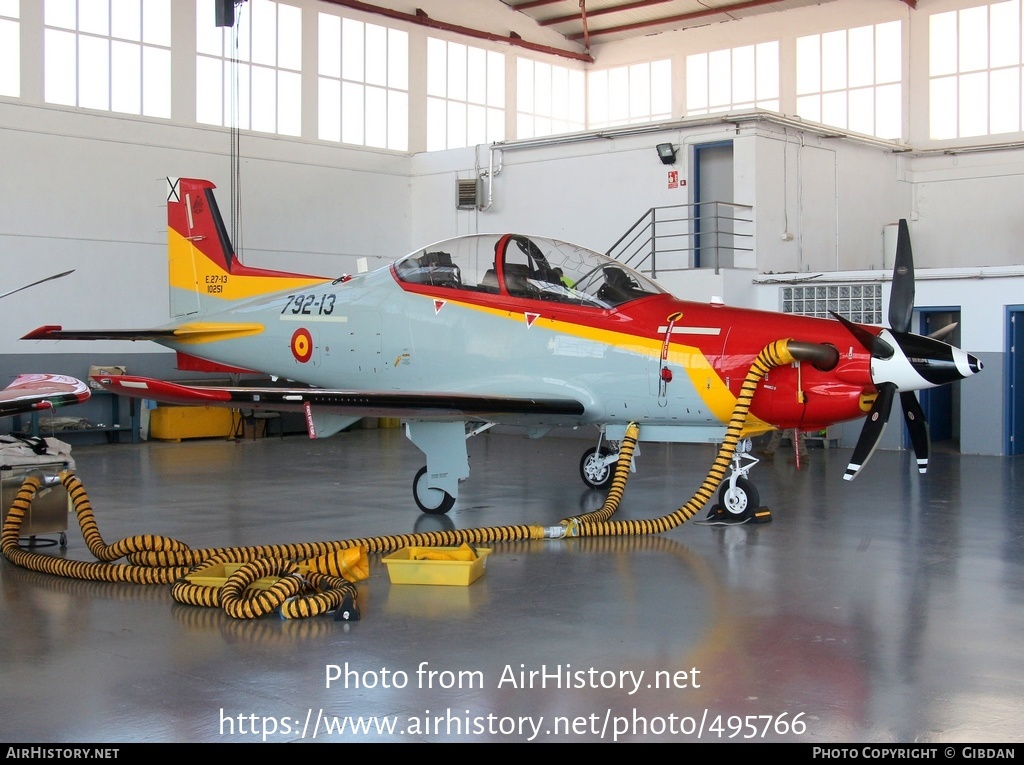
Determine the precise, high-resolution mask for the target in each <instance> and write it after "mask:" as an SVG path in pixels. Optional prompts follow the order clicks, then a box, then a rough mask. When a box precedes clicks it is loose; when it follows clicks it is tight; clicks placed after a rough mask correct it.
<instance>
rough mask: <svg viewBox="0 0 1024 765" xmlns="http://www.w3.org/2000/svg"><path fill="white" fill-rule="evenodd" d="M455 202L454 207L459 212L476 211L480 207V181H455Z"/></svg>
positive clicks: (474, 179) (466, 179)
mask: <svg viewBox="0 0 1024 765" xmlns="http://www.w3.org/2000/svg"><path fill="white" fill-rule="evenodd" d="M455 200H456V201H455V206H456V207H457V208H458V209H460V210H476V209H477V208H478V207H479V205H480V179H479V178H459V179H457V180H456V181H455Z"/></svg>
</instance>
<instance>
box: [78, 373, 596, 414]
mask: <svg viewBox="0 0 1024 765" xmlns="http://www.w3.org/2000/svg"><path fill="white" fill-rule="evenodd" d="M94 379H95V380H96V381H97V382H98V383H99V384H100V385H102V386H103V387H104V388H106V389H107V390H109V391H111V392H113V393H118V394H120V395H122V396H133V397H135V398H146V399H150V400H153V401H162V402H165V403H169V404H205V405H207V406H227V407H233V408H236V409H272V410H275V411H303V410H304V409H305V408H306V406H307V405H308V406H309V407H311V408H312V409H314V410H317V411H322V412H334V413H339V414H349V415H356V414H358V415H359V416H360V417H406V418H416V419H424V418H425V419H429V418H433V417H446V418H449V419H450V418H452V417H455V418H462V417H476V418H482V419H488V420H500V419H501V418H502V416H503V415H549V416H567V417H574V416H579V415H581V414H583V411H584V407H583V404H581V403H580V402H579V401H576V400H573V399H549V398H510V397H504V396H476V395H469V394H459V393H431V392H422V393H410V392H394V391H381V392H370V393H366V392H359V391H347V390H329V389H326V388H234V387H231V388H225V387H212V386H211V387H204V386H197V385H179V384H177V383H172V382H165V381H163V380H153V379H149V378H146V377H134V376H131V375H122V376H106V375H104V376H99V377H96V378H94Z"/></svg>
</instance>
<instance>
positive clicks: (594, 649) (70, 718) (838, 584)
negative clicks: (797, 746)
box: [0, 430, 1024, 743]
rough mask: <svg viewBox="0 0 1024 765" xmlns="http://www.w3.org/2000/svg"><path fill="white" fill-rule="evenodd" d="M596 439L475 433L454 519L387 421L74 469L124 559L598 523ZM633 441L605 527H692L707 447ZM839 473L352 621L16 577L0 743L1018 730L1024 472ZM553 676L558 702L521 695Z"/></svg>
mask: <svg viewBox="0 0 1024 765" xmlns="http://www.w3.org/2000/svg"><path fill="white" fill-rule="evenodd" d="M588 445H590V444H589V443H588V442H586V441H580V440H577V439H558V438H549V439H542V440H540V441H528V440H525V439H522V438H519V437H517V436H509V435H500V434H489V435H484V436H480V437H478V438H475V439H472V441H471V442H470V454H471V460H472V465H473V475H472V476H471V477H470V479H469V481H467V482H466V483H465V484H464V486H463V489H462V496H461V497H460V499H459V502H458V503H457V504H456V506H455V508H454V509H453V510H452V511H451V513H450V514H449V515H448V516H446V517H433V516H425V515H422V514H420V513H419V512H418V511H417V510H416V508H415V506H414V505H413V502H412V498H411V493H410V486H411V482H412V476H413V474H414V472H415V471H416V469H418V467H419V466H420V465H421V464H422V463H423V460H422V458H421V456H420V454H419V452H417V451H416V449H415V448H414V447H412V446H411V445H410V444H408V443H407V442H406V441H405V439H404V438H403V436H402V434H401V432H400V431H398V430H361V431H354V432H351V433H346V434H342V435H340V436H337V437H334V438H332V439H328V440H325V441H315V442H314V441H309V440H307V439H305V438H302V437H291V436H290V437H287V438H285V439H276V438H270V439H263V440H259V441H243V442H238V443H235V442H227V441H219V440H206V441H196V442H188V443H182V444H167V443H146V444H142V445H138V446H131V445H109V446H106V445H105V446H88V447H78V448H76V449H75V451H74V456H75V458H76V460H77V462H78V474H79V476H80V477H81V479H82V481H83V483H84V485H85V487H86V489H87V490H88V492H89V496H90V499H91V500H92V504H93V506H94V508H95V510H96V515H97V520H98V523H99V527H100V531H101V532H102V534H103V536H104V538H105V539H106V541H107V542H108V543H109V542H113V541H115V540H118V539H120V538H122V537H125V536H131V535H134V534H141V533H152V534H163V535H168V536H172V537H175V538H178V539H180V540H182V541H184V542H187V543H188V544H190V545H191V546H193V547H212V546H238V545H249V544H269V543H278V542H301V541H318V540H331V539H347V538H351V537H364V536H373V535H378V534H393V533H405V532H410V531H414V530H416V531H424V530H432V529H440V528H448V527H456V528H465V527H471V526H496V525H503V524H513V523H528V524H540V525H554V524H556V523H557V522H558V521H559V520H560V519H561V518H563V517H566V516H570V515H574V514H577V513H579V512H581V511H587V510H592V509H595V508H596V507H598V506H600V504H601V501H602V497H601V496H600V495H599V494H597V493H596V492H593V491H588V490H585V489H584V487H583V484H582V483H581V482H580V480H579V478H578V475H577V465H578V461H579V457H580V454H581V452H582V451H583V449H584V448H586V446H588ZM642 452H643V453H642V455H641V456H640V458H639V462H638V465H639V469H638V472H637V473H636V474H634V475H633V476H632V477H631V479H630V481H629V484H628V486H627V490H626V496H625V499H624V501H623V506H622V508H621V509H620V511H619V513H618V515H617V516H616V517H621V518H650V517H658V516H661V515H664V514H666V513H668V512H670V511H672V510H674V509H675V508H677V507H678V506H679V505H681V504H682V503H683V502H685V500H686V499H687V498H688V497H689V495H690V493H692V491H693V490H694V489H695V488H696V486H697V485H698V484H699V482H700V481H701V479H702V478H703V476H704V473H705V471H706V469H707V467H708V466H709V465H710V462H711V460H712V457H713V453H712V449H711V447H709V446H692V445H682V446H681V445H673V446H662V445H644V446H643V447H642ZM849 456H850V455H849V452H848V451H847V450H832V451H822V450H814V451H812V454H811V458H810V461H809V463H808V464H805V465H803V466H802V467H801V469H800V470H796V469H795V468H794V466H793V465H792V464H790V463H789V462H787V460H786V459H785V457H784V456H783V455H780V457H779V458H777V459H776V460H775V461H774V462H769V463H764V464H762V465H760V466H758V467H757V468H756V469H755V471H754V474H753V478H754V480H755V482H756V483H757V485H758V488H759V489H760V491H761V496H762V500H763V501H764V502H765V503H766V504H767V505H769V506H770V507H771V508H772V510H773V512H774V521H773V522H772V523H769V524H764V525H758V526H734V527H728V528H723V527H710V526H700V525H696V524H693V523H692V522H691V523H687V524H685V525H683V526H681V527H678V528H676V529H674V530H672V531H669V532H667V533H664V534H662V535H659V536H655V537H646V538H622V537H619V538H602V539H584V540H571V541H543V542H520V543H509V544H495V545H494V546H493V547H494V553H493V554H492V556H491V557H490V558H489V563H488V566H487V570H486V574H485V576H484V577H483V578H482V579H480V580H479V581H477V582H476V583H474V584H473V585H472V586H470V587H464V588H463V587H421V586H411V585H404V586H400V585H391V584H390V582H389V579H388V575H387V572H386V569H385V566H384V565H383V564H380V563H379V561H378V560H376V559H375V560H373V567H372V570H371V577H370V579H369V580H367V581H366V582H364V583H363V584H361V585H360V588H359V589H360V606H361V610H362V619H361V621H358V622H353V623H345V622H335V621H333V620H332V619H331V618H330V617H320V618H316V619H310V620H305V621H282V620H280V619H278V618H276V617H264V618H262V619H259V620H255V621H236V620H233V619H231V618H229V617H228V616H226V615H225V614H224V613H221V612H219V611H214V610H211V609H202V608H196V607H189V606H183V605H180V604H177V603H175V602H174V601H173V600H172V598H171V595H170V592H169V588H168V587H167V586H142V585H131V584H105V583H93V582H83V581H72V580H64V579H58V578H54V577H51V576H49V575H44V574H39V573H35V572H31V571H26V570H23V569H19V568H16V567H14V566H12V565H11V564H10V563H8V562H7V561H3V562H2V563H0V641H2V645H3V651H2V653H0V666H2V671H3V679H4V682H3V684H2V687H0V708H2V709H3V714H2V716H0V739H2V740H4V741H7V742H15V741H18V742H34V743H40V742H53V743H57V742H61V743H72V742H112V743H113V742H162V741H197V742H198V741H202V742H215V741H255V740H267V741H277V742H281V741H298V740H301V739H303V738H304V739H306V740H311V739H312V738H313V736H314V729H315V735H316V739H317V740H330V741H351V740H363V741H436V740H472V741H516V742H518V741H524V740H528V739H530V738H535V739H536V740H540V741H576V740H578V741H590V740H598V739H605V740H612V739H617V740H624V741H635V740H645V741H652V740H677V741H684V740H688V741H692V740H697V739H698V737H699V738H700V739H701V740H705V741H718V740H729V739H730V738H731V739H733V740H743V739H746V740H751V739H753V740H762V738H763V739H765V740H772V741H779V740H786V741H802V742H808V743H822V742H824V743H839V742H864V743H870V742H934V743H940V742H945V743H949V742H1015V741H1024V734H1022V733H1021V727H1020V720H1021V719H1022V717H1024V609H1022V608H1021V602H1022V600H1024V565H1022V562H1024V552H1022V544H1021V542H1022V537H1024V499H1022V492H1021V491H1019V489H1020V488H1021V487H1022V486H1024V461H1021V460H1020V459H1012V458H994V457H971V456H959V455H952V454H938V455H936V457H935V459H934V462H933V468H932V471H931V472H930V473H929V474H928V475H927V476H924V477H919V476H918V475H917V474H916V473H912V472H911V463H912V459H911V458H910V456H909V455H908V454H906V453H899V452H878V453H876V454H875V456H874V457H873V459H872V462H871V464H870V465H868V467H867V468H865V471H864V473H863V474H862V475H861V477H860V478H859V479H858V480H857V481H855V482H853V483H852V484H851V483H846V482H844V481H843V480H842V474H843V469H844V468H845V466H846V462H847V460H848V459H849ZM701 515H703V513H702V514H701ZM68 537H69V542H68V549H67V551H66V555H67V556H68V557H70V558H75V559H80V560H90V559H91V556H90V555H89V553H88V551H87V550H86V548H85V546H84V543H83V541H82V537H81V533H80V532H79V531H78V529H77V526H73V527H72V528H71V530H70V531H69V535H68ZM44 552H49V553H50V554H60V553H59V551H58V550H57V549H56V548H49V550H44ZM421 668H422V669H423V670H424V672H423V673H419V672H418V671H419V670H420V669H421ZM545 671H546V672H547V673H548V674H549V675H552V674H553V675H556V676H558V677H560V678H561V680H562V687H557V682H556V680H555V679H554V678H553V677H549V678H548V680H547V687H546V688H544V687H541V680H540V679H539V675H537V674H534V681H533V684H532V687H531V684H530V674H529V673H531V672H534V673H536V672H545ZM332 672H334V673H338V672H340V673H341V674H342V676H341V678H339V679H337V680H335V681H334V682H332V683H331V684H330V687H328V684H327V682H326V677H327V675H328V674H330V673H332ZM430 672H434V673H435V674H433V675H431V674H429V673H430ZM641 673H642V674H641ZM524 674H525V677H524ZM567 678H568V680H569V686H570V687H566V682H565V681H566V679H567ZM346 685H347V687H346ZM659 685H660V686H662V687H660V688H659V687H658V686H659ZM665 686H669V687H665ZM359 718H362V724H364V725H366V726H369V730H368V731H365V732H355V733H354V732H352V730H351V729H350V728H346V730H345V732H344V733H339V732H338V731H337V729H335V730H334V732H331V733H329V732H327V726H328V724H330V725H341V724H342V723H344V724H346V725H357V724H360V723H359ZM318 720H319V723H317V721H318ZM387 725H394V726H395V727H394V731H393V732H390V733H389V732H386V729H381V730H379V729H378V727H377V726H382V728H383V726H387ZM467 731H468V732H467ZM535 731H537V732H536V733H535ZM680 731H682V732H680ZM673 732H674V733H673Z"/></svg>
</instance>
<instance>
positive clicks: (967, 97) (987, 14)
mask: <svg viewBox="0 0 1024 765" xmlns="http://www.w3.org/2000/svg"><path fill="white" fill-rule="evenodd" d="M1022 64H1024V46H1022V45H1021V13H1020V2H1019V0H1011V2H1002V3H992V4H990V5H980V6H977V7H975V8H965V9H963V10H960V11H949V12H947V13H936V14H935V15H933V16H932V17H931V18H930V19H929V72H928V73H929V77H930V80H929V84H930V88H929V91H930V92H929V102H930V118H929V125H930V134H931V137H932V138H933V139H946V138H967V137H970V136H979V135H993V134H998V133H1015V132H1018V131H1020V130H1021V129H1022V121H1021V79H1022V76H1024V75H1022V71H1024V67H1022Z"/></svg>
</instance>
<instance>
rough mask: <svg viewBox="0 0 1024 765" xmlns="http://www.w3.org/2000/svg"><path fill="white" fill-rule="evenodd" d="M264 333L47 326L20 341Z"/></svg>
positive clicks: (194, 339)
mask: <svg viewBox="0 0 1024 765" xmlns="http://www.w3.org/2000/svg"><path fill="white" fill-rule="evenodd" d="M262 331H263V325H262V324H255V323H240V322H232V323H215V322H199V323H195V324H182V325H181V326H180V327H171V328H165V329H64V328H63V327H61V326H60V325H59V324H47V325H45V326H42V327H39V328H38V329H34V330H32V331H31V332H29V333H28V334H27V335H25V336H24V337H22V338H21V339H22V340H133V341H134V340H180V341H182V342H188V343H201V342H205V341H207V340H224V339H227V338H229V337H230V338H234V337H242V336H244V335H256V334H259V333H260V332H262Z"/></svg>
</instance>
